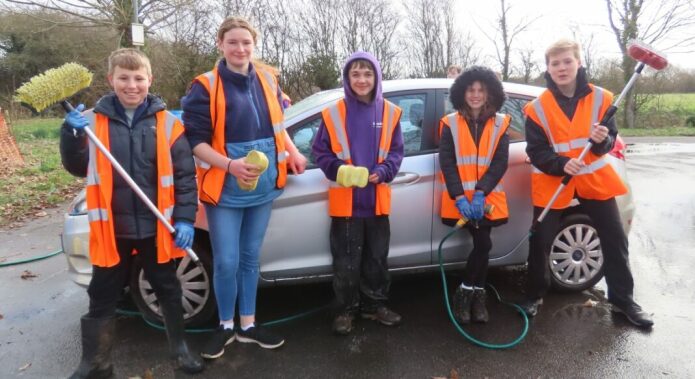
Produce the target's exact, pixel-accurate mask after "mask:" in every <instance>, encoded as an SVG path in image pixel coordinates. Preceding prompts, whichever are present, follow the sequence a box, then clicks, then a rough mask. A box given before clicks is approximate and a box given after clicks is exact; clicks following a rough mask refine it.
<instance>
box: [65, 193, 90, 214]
mask: <svg viewBox="0 0 695 379" xmlns="http://www.w3.org/2000/svg"><path fill="white" fill-rule="evenodd" d="M85 194H86V193H85V191H84V190H82V191H80V193H79V194H78V195H77V196H76V197H75V199H74V200H73V201H72V203H70V207H69V208H68V214H70V216H80V215H86V214H87V197H86V196H85Z"/></svg>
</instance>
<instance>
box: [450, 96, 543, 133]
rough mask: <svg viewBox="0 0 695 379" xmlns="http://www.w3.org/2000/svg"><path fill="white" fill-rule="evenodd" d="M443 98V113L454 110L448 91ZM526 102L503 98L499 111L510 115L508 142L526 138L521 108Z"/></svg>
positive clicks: (524, 119) (518, 99) (520, 99)
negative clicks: (444, 100)
mask: <svg viewBox="0 0 695 379" xmlns="http://www.w3.org/2000/svg"><path fill="white" fill-rule="evenodd" d="M445 99H446V102H445V104H444V113H445V114H449V113H451V112H453V111H454V107H453V105H451V101H449V94H448V93H447V94H446V96H445ZM528 102H529V100H528V99H523V98H518V97H510V96H507V100H505V101H504V104H502V109H500V113H506V114H508V115H510V116H512V123H511V125H509V130H508V131H507V134H509V141H510V142H518V141H524V140H525V139H526V136H525V129H524V125H525V124H526V116H525V115H524V111H523V110H524V106H525V105H526V103H528Z"/></svg>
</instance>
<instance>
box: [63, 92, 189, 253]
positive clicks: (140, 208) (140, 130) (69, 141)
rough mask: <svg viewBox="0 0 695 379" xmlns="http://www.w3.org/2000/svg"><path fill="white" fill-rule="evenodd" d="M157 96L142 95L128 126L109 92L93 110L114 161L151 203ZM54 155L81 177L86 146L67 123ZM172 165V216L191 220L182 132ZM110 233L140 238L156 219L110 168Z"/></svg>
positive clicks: (186, 150) (153, 226) (86, 157)
mask: <svg viewBox="0 0 695 379" xmlns="http://www.w3.org/2000/svg"><path fill="white" fill-rule="evenodd" d="M165 108H166V105H165V104H164V102H162V100H161V99H159V98H158V97H155V96H153V95H148V96H147V100H146V101H145V103H144V104H143V105H141V106H140V107H139V108H138V109H137V110H136V111H135V115H134V116H133V123H132V126H130V125H128V122H127V119H126V116H125V112H124V110H123V107H122V105H121V104H120V102H119V101H118V99H117V97H116V96H115V94H113V93H110V94H108V95H106V96H104V97H102V98H101V99H99V101H98V102H97V104H96V106H95V107H94V112H95V113H100V114H104V115H106V116H107V117H108V118H109V141H110V151H111V154H112V155H113V156H114V158H115V159H116V160H117V161H118V163H120V164H121V166H123V169H124V170H125V171H126V172H127V173H128V174H129V175H130V177H131V178H132V179H133V180H134V181H135V183H137V184H138V186H139V187H140V188H141V189H142V191H143V192H144V193H145V194H146V195H147V197H148V198H149V199H150V200H151V201H152V202H153V203H154V204H155V205H156V204H157V157H156V152H157V149H156V138H157V137H156V119H155V113H156V112H158V111H161V110H164V109H165ZM60 155H61V158H62V161H63V166H64V167H65V169H66V170H67V171H68V172H70V173H71V174H73V175H75V176H79V177H85V176H87V164H88V161H89V148H88V141H87V136H86V135H85V134H80V135H78V136H75V135H74V134H73V130H72V128H71V127H69V126H67V125H66V124H63V127H62V129H61V135H60ZM171 158H172V163H173V166H174V183H175V187H174V197H175V202H176V204H175V206H174V213H173V219H174V222H176V221H188V222H190V223H193V222H195V214H196V210H197V208H198V194H197V184H196V180H195V165H194V163H193V155H192V153H191V148H190V146H189V144H188V141H187V140H186V138H185V136H184V135H183V134H182V135H181V136H180V137H179V138H178V139H177V140H176V142H174V144H173V145H172V146H171ZM111 209H112V212H113V216H114V231H115V234H116V237H117V238H125V239H142V238H147V237H152V236H154V235H155V234H156V232H157V222H159V221H158V220H157V219H156V218H155V216H154V215H153V214H152V212H151V211H150V210H149V209H148V208H147V206H146V205H145V204H144V203H143V202H142V200H140V199H139V198H138V197H137V195H136V194H135V192H134V191H133V190H132V189H131V188H130V187H129V186H128V184H127V183H126V182H125V180H123V178H121V176H120V175H119V174H118V173H117V172H116V171H115V170H114V172H113V199H112V201H111Z"/></svg>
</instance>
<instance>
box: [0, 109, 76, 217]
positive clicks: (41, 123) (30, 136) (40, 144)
mask: <svg viewBox="0 0 695 379" xmlns="http://www.w3.org/2000/svg"><path fill="white" fill-rule="evenodd" d="M61 123H62V120H61V119H58V118H50V119H30V120H20V121H17V122H15V123H14V124H13V125H11V126H10V129H11V131H12V134H13V136H14V137H15V139H16V141H17V145H18V148H19V150H20V152H21V153H22V156H23V157H24V161H25V164H24V166H23V167H18V168H0V228H3V229H4V228H11V227H16V226H19V225H21V224H22V222H23V221H25V220H27V219H30V218H35V217H41V216H42V215H43V214H44V213H43V212H44V210H45V209H46V208H52V207H55V206H56V205H58V204H60V203H63V202H65V201H67V200H70V199H72V197H73V196H74V195H75V194H77V192H78V191H79V190H80V189H82V188H83V187H84V180H83V179H79V178H75V177H74V176H72V175H70V174H69V173H68V172H67V171H65V169H63V165H62V164H61V162H60V152H59V150H58V142H59V135H60V134H59V133H60V124H61Z"/></svg>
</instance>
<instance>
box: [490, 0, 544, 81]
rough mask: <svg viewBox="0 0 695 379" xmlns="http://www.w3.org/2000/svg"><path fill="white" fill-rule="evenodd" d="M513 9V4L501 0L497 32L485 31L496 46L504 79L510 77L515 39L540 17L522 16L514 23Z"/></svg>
mask: <svg viewBox="0 0 695 379" xmlns="http://www.w3.org/2000/svg"><path fill="white" fill-rule="evenodd" d="M511 9H512V6H511V5H509V4H507V3H506V2H505V0H500V9H499V13H498V14H497V20H496V22H497V26H496V28H495V34H494V35H489V34H485V33H484V32H483V33H484V34H485V36H486V37H487V38H488V39H489V40H490V41H491V42H492V43H493V44H494V46H495V53H496V58H497V61H498V62H499V64H500V66H501V68H502V70H501V74H502V80H508V79H509V73H510V71H511V65H510V59H511V53H512V45H513V44H514V40H515V39H516V38H517V37H518V36H519V35H520V34H521V33H523V32H525V31H526V30H528V28H529V27H530V26H531V25H532V24H533V22H534V21H536V20H537V19H538V17H536V18H532V19H528V18H522V19H521V20H519V21H518V22H515V23H513V22H512V21H511V20H510V15H511Z"/></svg>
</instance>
